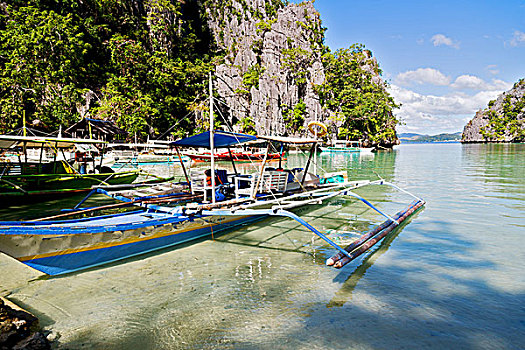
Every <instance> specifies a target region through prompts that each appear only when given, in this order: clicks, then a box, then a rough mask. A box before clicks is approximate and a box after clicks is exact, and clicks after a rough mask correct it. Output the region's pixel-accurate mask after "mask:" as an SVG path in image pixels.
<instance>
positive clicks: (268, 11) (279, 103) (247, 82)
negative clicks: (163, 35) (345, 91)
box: [207, 0, 324, 135]
mask: <svg viewBox="0 0 525 350" xmlns="http://www.w3.org/2000/svg"><path fill="white" fill-rule="evenodd" d="M227 3H228V4H229V6H227V5H224V3H222V2H209V3H208V4H207V12H208V18H209V26H210V28H211V30H212V32H213V33H214V36H215V38H216V41H217V45H218V46H219V47H220V48H222V49H223V50H224V51H225V53H226V54H225V59H224V62H223V63H221V64H219V65H218V66H217V67H216V76H217V78H218V79H217V84H216V85H217V90H218V93H219V95H220V96H221V97H222V98H223V99H224V100H225V101H226V106H227V114H228V115H229V118H230V121H232V122H233V123H236V124H237V125H236V126H237V128H239V129H240V128H242V129H244V130H246V129H247V128H248V129H249V128H250V127H251V128H253V129H254V131H256V132H258V133H265V134H276V135H286V134H290V132H288V131H287V130H286V123H285V122H284V119H283V113H286V112H287V111H289V110H293V109H294V108H295V107H296V106H297V105H298V104H300V106H303V107H302V108H303V109H304V114H305V117H304V123H305V124H307V123H308V122H309V121H311V120H315V119H317V120H320V119H322V118H323V112H322V108H321V105H320V104H319V98H318V96H317V94H316V93H315V91H314V86H315V85H319V84H322V83H323V81H324V72H323V65H322V62H321V53H322V49H323V30H322V28H321V21H320V18H319V13H318V12H317V11H316V10H315V8H314V7H313V5H312V3H310V2H305V3H301V4H289V5H287V6H284V5H283V4H282V3H281V1H271V0H233V1H229V2H227Z"/></svg>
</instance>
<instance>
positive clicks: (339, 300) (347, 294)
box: [326, 207, 424, 308]
mask: <svg viewBox="0 0 525 350" xmlns="http://www.w3.org/2000/svg"><path fill="white" fill-rule="evenodd" d="M423 210H424V207H421V208H419V209H418V210H417V211H416V212H415V213H414V214H412V216H410V217H409V218H408V220H405V221H403V222H402V223H401V225H399V226H398V227H396V228H395V229H394V230H393V231H392V232H390V233H389V234H388V235H387V236H386V237H385V238H383V240H382V241H381V243H380V244H379V246H378V247H377V248H376V249H375V250H370V251H369V252H368V253H367V255H366V256H365V257H364V258H363V259H362V261H361V263H360V264H359V266H357V267H356V268H355V270H354V271H353V272H352V273H350V275H348V271H344V270H343V271H341V272H340V273H339V274H338V275H337V276H336V277H335V278H334V282H341V283H342V286H341V288H340V289H339V290H338V291H337V292H335V295H334V297H333V298H332V299H331V300H330V302H329V303H328V304H327V305H326V307H328V308H330V307H341V306H343V305H344V304H346V303H347V302H348V301H350V300H351V299H352V294H353V292H354V289H355V288H356V286H357V284H358V283H359V281H360V280H361V278H363V277H364V275H365V274H366V272H367V271H368V269H369V268H370V267H372V265H374V263H375V262H376V260H377V259H378V258H379V257H380V256H381V255H383V254H384V253H386V252H387V251H388V249H389V248H390V246H391V245H392V242H394V240H395V239H396V238H397V236H399V234H400V233H401V232H402V231H403V229H404V228H405V226H407V225H408V224H409V223H410V222H411V221H412V220H413V219H415V218H417V216H419V214H420V213H421V211H423Z"/></svg>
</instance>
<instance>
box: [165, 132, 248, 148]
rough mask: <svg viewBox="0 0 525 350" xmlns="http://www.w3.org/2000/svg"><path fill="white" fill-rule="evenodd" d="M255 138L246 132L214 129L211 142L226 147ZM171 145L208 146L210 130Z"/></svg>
mask: <svg viewBox="0 0 525 350" xmlns="http://www.w3.org/2000/svg"><path fill="white" fill-rule="evenodd" d="M253 140H257V137H255V136H252V135H246V134H236V133H233V132H228V131H214V132H213V144H214V146H215V148H221V147H228V146H231V145H236V144H238V143H244V142H248V141H253ZM170 145H171V146H179V147H204V148H210V132H209V131H206V132H203V133H202V134H197V135H193V136H190V137H187V138H185V139H182V140H178V141H175V142H172V143H171V144H170Z"/></svg>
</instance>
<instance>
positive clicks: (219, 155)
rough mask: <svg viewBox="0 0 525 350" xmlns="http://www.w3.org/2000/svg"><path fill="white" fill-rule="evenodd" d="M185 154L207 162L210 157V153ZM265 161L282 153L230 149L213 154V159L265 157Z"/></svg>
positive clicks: (231, 159)
mask: <svg viewBox="0 0 525 350" xmlns="http://www.w3.org/2000/svg"><path fill="white" fill-rule="evenodd" d="M185 156H187V157H189V158H190V159H191V160H193V161H194V162H209V161H210V159H211V154H210V153H198V154H196V153H185ZM265 157H266V160H267V161H270V160H278V159H280V158H283V154H281V153H269V154H268V155H267V154H265V153H264V152H260V153H253V152H246V151H242V152H239V151H232V150H228V151H226V152H222V153H216V154H215V155H214V158H215V161H223V162H231V161H235V162H250V161H251V162H261V161H263V160H264V159H265Z"/></svg>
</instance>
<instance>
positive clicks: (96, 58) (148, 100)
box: [0, 0, 215, 137]
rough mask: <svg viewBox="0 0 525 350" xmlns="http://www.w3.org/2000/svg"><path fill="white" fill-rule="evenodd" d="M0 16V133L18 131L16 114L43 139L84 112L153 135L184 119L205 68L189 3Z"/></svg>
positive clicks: (76, 6)
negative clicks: (36, 126)
mask: <svg viewBox="0 0 525 350" xmlns="http://www.w3.org/2000/svg"><path fill="white" fill-rule="evenodd" d="M146 4H147V5H148V6H149V7H148V8H144V7H143V6H146ZM2 9H3V11H1V12H0V14H1V17H0V113H1V115H2V118H1V119H0V132H2V133H5V132H9V131H11V130H13V129H16V128H19V127H21V124H22V118H21V117H20V116H21V115H22V111H25V112H26V114H27V116H28V121H35V120H38V121H39V122H40V125H42V124H43V125H45V126H46V127H47V129H48V130H50V131H51V130H56V129H57V128H58V126H59V125H62V126H67V125H69V124H71V123H74V122H76V121H78V120H79V119H80V117H81V113H80V112H79V111H82V112H86V111H88V110H89V111H88V113H89V114H90V115H91V116H92V117H99V118H104V119H111V120H115V121H117V123H118V124H119V125H121V126H123V127H125V128H126V129H127V130H128V131H130V132H131V133H137V135H138V136H142V137H144V136H145V135H147V134H152V135H153V134H155V133H158V132H162V131H164V130H166V129H168V128H169V127H170V126H171V125H173V123H174V122H175V121H176V120H178V119H180V118H181V117H184V116H185V115H187V114H188V112H189V110H190V105H191V103H192V102H193V101H194V100H195V99H197V98H198V96H199V94H200V93H202V91H204V89H205V85H203V82H205V79H206V76H207V73H208V72H209V71H210V70H211V69H212V67H213V63H212V59H213V57H214V55H215V54H214V49H213V45H212V42H213V41H212V40H211V36H210V34H209V32H208V30H207V27H206V21H205V18H204V17H203V15H202V14H203V13H204V12H203V11H202V9H200V8H199V7H198V3H197V2H186V3H182V2H179V1H175V2H171V1H168V0H161V1H155V2H148V3H142V2H134V1H131V0H129V1H118V2H115V1H95V0H86V1H83V2H77V1H60V2H59V1H52V0H47V1H46V0H37V1H14V2H12V3H11V4H10V5H7V6H5V7H3V8H2ZM83 106H84V108H82V107H83ZM192 124H193V123H192V122H191V121H190V120H189V119H187V120H185V121H182V122H181V123H180V126H181V127H180V129H179V130H180V131H181V133H182V132H184V131H185V130H190V129H191V128H192V126H193V125H192Z"/></svg>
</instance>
